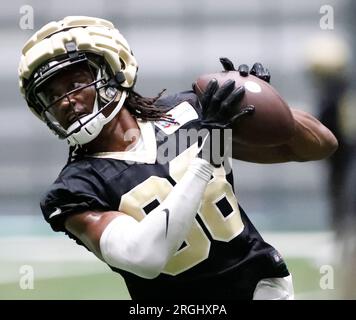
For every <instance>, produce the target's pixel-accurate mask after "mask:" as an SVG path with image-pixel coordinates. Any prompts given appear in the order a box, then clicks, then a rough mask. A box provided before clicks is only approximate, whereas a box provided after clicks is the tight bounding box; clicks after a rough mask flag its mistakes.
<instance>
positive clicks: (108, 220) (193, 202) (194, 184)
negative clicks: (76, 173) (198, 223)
mask: <svg viewBox="0 0 356 320" xmlns="http://www.w3.org/2000/svg"><path fill="white" fill-rule="evenodd" d="M212 170H213V167H212V165H211V164H210V163H208V162H207V161H205V160H203V159H198V158H197V159H195V160H194V161H193V162H192V164H191V165H190V166H189V168H188V170H187V172H186V173H185V174H184V176H183V177H182V179H181V180H180V181H179V182H178V183H177V184H176V185H175V186H174V188H173V189H172V191H171V192H170V194H169V195H168V196H167V197H166V199H165V200H164V201H163V202H162V203H161V204H160V205H159V206H158V207H157V208H156V209H154V210H152V211H151V212H150V213H149V214H148V215H147V216H145V218H143V219H142V220H141V221H137V220H135V219H134V218H132V217H131V216H129V215H127V214H123V213H120V212H115V211H109V212H95V211H86V212H83V213H78V214H74V215H70V216H69V217H68V218H67V219H66V221H65V228H66V229H67V231H69V232H70V233H71V234H73V235H74V236H76V237H77V238H78V239H80V240H81V241H82V242H83V243H84V244H85V245H86V246H87V247H88V248H89V249H90V250H91V251H92V252H93V253H95V254H96V256H97V257H99V258H100V259H102V260H103V261H105V262H106V263H107V264H109V265H110V266H113V267H116V268H119V269H122V270H126V271H129V272H131V273H134V274H136V275H138V276H140V277H143V278H148V279H152V278H155V277H157V276H158V275H159V274H160V273H161V272H162V270H163V269H164V267H165V265H166V264H167V262H168V261H169V259H170V258H171V257H172V256H173V254H174V253H175V252H176V251H177V250H178V249H179V247H180V246H181V244H182V243H183V241H184V239H185V238H186V236H187V234H188V232H189V230H190V228H191V226H192V223H193V220H194V218H195V215H196V213H197V210H198V209H199V205H200V201H201V198H202V196H203V194H204V191H205V187H206V186H207V184H208V182H209V180H210V177H211V174H212Z"/></svg>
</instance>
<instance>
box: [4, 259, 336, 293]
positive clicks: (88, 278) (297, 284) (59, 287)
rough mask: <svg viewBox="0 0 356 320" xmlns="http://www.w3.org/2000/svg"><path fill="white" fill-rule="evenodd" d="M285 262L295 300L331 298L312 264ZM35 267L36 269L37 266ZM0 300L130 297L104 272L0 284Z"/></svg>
mask: <svg viewBox="0 0 356 320" xmlns="http://www.w3.org/2000/svg"><path fill="white" fill-rule="evenodd" d="M286 260H287V264H288V267H289V270H290V272H291V273H292V275H293V280H294V289H295V293H296V298H299V297H300V298H302V299H328V298H330V297H332V295H333V294H334V292H331V291H330V290H322V289H321V288H320V285H319V281H320V278H321V276H322V275H321V274H320V272H319V268H318V267H317V266H316V265H315V264H313V262H312V261H310V260H307V259H302V258H289V259H286ZM73 264H74V263H73ZM83 266H84V265H83ZM83 266H82V267H83ZM36 267H37V268H39V267H38V266H36ZM42 267H45V266H42ZM48 267H50V265H48ZM72 267H73V266H72V264H71V263H69V262H67V263H66V264H62V265H61V268H63V273H64V274H65V271H66V270H64V269H67V268H72ZM78 267H79V265H78ZM16 268H17V266H16ZM87 268H88V267H87ZM335 282H336V280H335ZM0 299H15V300H17V299H68V300H73V299H80V300H85V299H94V300H96V299H130V296H129V294H128V291H127V289H126V286H125V283H124V281H123V279H122V278H121V277H120V276H119V275H117V274H115V273H113V272H111V271H109V270H108V271H107V272H102V273H93V274H91V275H82V276H62V277H56V278H51V279H37V280H36V279H35V282H34V289H32V290H23V289H21V288H20V286H19V283H17V282H16V283H5V284H0Z"/></svg>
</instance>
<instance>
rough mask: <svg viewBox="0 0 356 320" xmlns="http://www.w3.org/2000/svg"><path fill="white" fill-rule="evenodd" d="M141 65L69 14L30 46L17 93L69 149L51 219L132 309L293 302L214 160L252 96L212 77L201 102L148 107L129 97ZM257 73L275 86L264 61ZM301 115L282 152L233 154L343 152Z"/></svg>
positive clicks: (162, 100) (102, 28)
mask: <svg viewBox="0 0 356 320" xmlns="http://www.w3.org/2000/svg"><path fill="white" fill-rule="evenodd" d="M221 62H222V64H223V66H224V69H225V70H232V69H234V67H233V65H232V63H231V62H230V61H229V60H228V59H222V61H221ZM137 68H138V67H137V62H136V59H135V57H134V55H133V53H132V51H131V49H130V47H129V45H128V43H127V41H126V40H125V39H124V37H123V36H122V35H121V34H120V32H119V31H118V30H117V29H116V28H115V27H114V26H113V25H112V23H110V22H109V21H106V20H103V19H98V18H91V17H66V18H64V19H63V20H61V21H58V22H51V23H49V24H47V25H45V26H44V27H43V28H42V29H41V30H39V31H38V32H36V33H35V35H34V36H33V37H32V38H31V39H30V40H29V41H28V42H27V43H26V44H25V46H24V48H23V51H22V57H21V62H20V66H19V77H20V89H21V92H22V93H23V95H24V97H25V99H26V101H27V103H28V106H29V107H30V109H31V111H32V112H33V113H34V114H35V115H36V116H37V117H38V118H39V119H41V120H42V121H43V122H45V123H46V124H47V126H48V127H49V128H50V129H51V130H52V131H53V132H54V133H55V134H56V135H57V136H58V137H59V138H61V139H67V140H68V142H69V144H70V155H69V159H68V163H67V164H66V166H65V167H64V168H63V169H62V171H61V172H60V174H59V176H58V178H57V179H56V181H55V182H54V183H53V184H52V186H51V187H50V188H49V190H48V192H47V193H46V194H45V195H44V197H43V199H42V201H41V209H42V212H43V215H44V218H45V219H46V221H47V222H48V223H49V224H50V225H51V227H52V229H53V230H54V231H62V232H65V233H66V234H68V236H69V237H71V238H73V239H75V240H76V241H77V242H78V243H79V244H81V245H83V246H85V247H86V248H87V249H89V250H90V251H91V252H93V253H94V254H95V255H96V256H97V257H98V258H99V259H101V260H102V261H104V262H106V263H107V264H108V266H109V267H110V268H111V269H112V270H113V271H115V272H118V273H120V274H121V275H122V276H123V277H124V279H125V282H126V284H127V287H128V290H129V292H130V295H131V297H132V298H133V299H145V298H150V299H183V298H184V299H187V298H194V299H196V298H209V299H292V298H293V286H292V281H291V276H290V274H289V272H288V269H287V267H286V265H285V263H284V261H283V258H282V257H281V255H280V254H279V253H278V251H277V250H276V249H274V248H273V247H272V246H270V245H269V244H267V243H266V242H265V241H263V239H262V237H261V236H260V234H259V233H258V232H257V230H256V229H255V228H254V226H253V225H252V223H251V222H250V220H249V219H248V217H247V215H246V214H245V212H244V211H243V209H242V208H241V207H240V205H239V204H238V202H237V199H236V197H235V192H234V188H233V176H232V172H227V171H226V170H225V166H222V163H223V161H224V158H223V152H224V150H220V151H219V152H218V156H217V157H212V156H211V150H212V141H213V139H210V137H213V133H214V132H213V131H214V130H218V131H219V132H223V130H224V129H225V128H229V127H232V128H233V129H232V134H234V132H235V131H234V128H235V127H236V125H238V123H239V121H244V117H248V116H249V114H251V113H252V112H253V109H254V108H253V106H242V107H241V109H239V110H232V108H229V107H231V106H232V105H233V104H234V103H236V102H238V101H241V99H242V97H243V95H244V89H243V88H242V87H239V88H235V83H234V82H233V81H227V82H226V83H225V84H223V85H222V86H221V87H219V86H218V85H217V82H216V81H214V80H213V81H211V82H210V83H209V85H208V88H207V90H206V92H205V94H204V95H203V97H202V98H201V100H200V101H199V99H198V98H197V96H196V95H195V93H194V92H193V91H185V92H181V93H177V94H174V95H167V96H161V95H158V96H157V97H156V98H154V99H151V98H146V97H142V96H141V95H139V94H138V93H136V92H135V91H134V84H135V81H136V76H137ZM239 71H240V74H241V75H247V74H248V73H249V70H248V68H246V66H240V67H239ZM252 72H253V73H255V74H256V75H257V76H259V77H260V78H262V79H265V80H266V81H268V80H269V73H268V71H267V70H265V69H264V68H263V67H262V66H261V65H260V64H257V65H255V67H254V68H253V70H252ZM293 116H294V124H295V128H293V132H294V135H293V137H289V138H288V139H286V140H287V141H286V142H285V144H282V145H278V146H274V147H270V146H259V147H254V146H248V145H239V144H237V143H234V145H233V150H232V152H233V154H234V156H235V157H236V158H239V159H242V160H247V161H252V162H268V163H271V162H283V161H307V160H316V159H321V158H323V157H326V156H327V155H329V154H331V153H332V152H333V151H334V150H335V148H336V146H337V142H336V140H335V138H334V136H333V135H332V133H331V132H330V131H328V130H327V129H326V128H325V127H324V126H323V125H321V124H320V123H319V122H318V121H317V120H316V119H314V118H313V117H312V116H310V115H309V114H306V113H304V112H301V111H293ZM189 130H192V132H195V131H198V132H199V133H200V131H202V130H203V131H204V130H205V131H204V132H205V133H206V134H204V135H203V136H199V135H196V136H194V135H189V134H186V133H187V132H188V133H189V132H190V131H189ZM194 130H195V131H194ZM182 132H183V133H184V134H182ZM183 140H184V141H183ZM182 146H183V147H182ZM172 150H173V151H174V152H172ZM206 150H210V152H204V151H206ZM167 151H168V152H167Z"/></svg>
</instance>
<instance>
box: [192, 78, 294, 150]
mask: <svg viewBox="0 0 356 320" xmlns="http://www.w3.org/2000/svg"><path fill="white" fill-rule="evenodd" d="M213 78H215V79H216V80H217V81H218V83H219V85H220V86H221V85H222V84H224V83H225V81H227V80H228V79H232V80H235V87H239V86H244V87H245V95H244V97H243V99H242V101H241V102H240V103H239V105H237V106H236V108H243V107H244V106H247V105H253V106H255V112H254V113H253V114H252V115H250V116H246V117H245V118H243V119H242V120H240V121H239V122H237V123H236V125H234V140H236V141H237V142H239V143H243V144H253V145H270V146H273V145H280V144H283V143H285V142H286V141H288V140H289V139H290V138H291V137H292V135H293V132H294V119H293V116H292V113H291V110H290V108H289V106H288V104H287V103H286V102H285V101H284V100H283V98H282V97H281V96H280V95H279V94H278V92H277V91H276V90H275V89H274V88H273V87H272V86H271V85H270V84H268V83H267V82H265V81H263V80H261V79H259V78H257V77H255V76H253V75H248V76H247V77H242V76H240V74H239V72H237V71H223V72H220V73H212V74H205V75H202V76H200V77H199V78H198V79H197V80H196V81H195V83H194V84H195V86H194V87H195V93H196V94H197V95H198V97H201V95H202V93H203V92H204V90H205V89H206V87H207V85H208V83H209V81H210V80H212V79H213ZM235 133H236V134H235ZM235 137H236V138H235Z"/></svg>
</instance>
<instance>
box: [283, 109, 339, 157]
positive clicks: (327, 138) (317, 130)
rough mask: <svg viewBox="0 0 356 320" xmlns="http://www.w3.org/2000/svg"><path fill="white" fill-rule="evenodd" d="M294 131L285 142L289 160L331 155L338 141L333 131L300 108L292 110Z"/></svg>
mask: <svg viewBox="0 0 356 320" xmlns="http://www.w3.org/2000/svg"><path fill="white" fill-rule="evenodd" d="M292 113H293V117H294V119H295V133H294V135H293V137H292V138H291V139H290V140H289V141H288V143H287V144H286V146H287V148H288V150H289V152H290V155H289V157H290V158H291V159H290V160H291V161H312V160H320V159H324V158H326V157H328V156H330V155H332V154H333V153H334V152H335V151H336V149H337V147H338V142H337V140H336V138H335V136H334V135H333V133H332V132H331V131H330V130H329V129H328V128H326V127H325V126H324V125H323V124H322V123H320V122H319V121H318V120H317V119H316V118H314V117H313V116H311V115H310V114H308V113H306V112H304V111H301V110H296V109H293V110H292Z"/></svg>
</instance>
